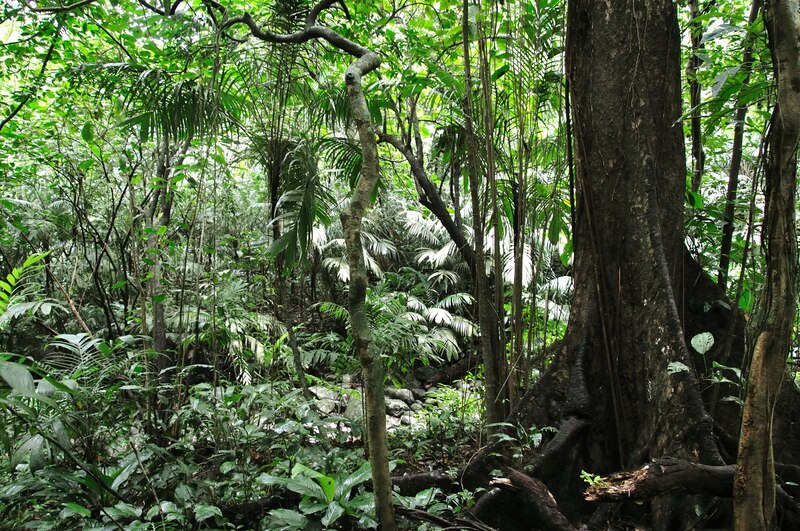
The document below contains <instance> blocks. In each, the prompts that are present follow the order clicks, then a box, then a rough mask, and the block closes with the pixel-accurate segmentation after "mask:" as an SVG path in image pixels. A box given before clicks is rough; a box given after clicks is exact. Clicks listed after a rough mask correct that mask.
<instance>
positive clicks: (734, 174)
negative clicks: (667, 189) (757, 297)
mask: <svg viewBox="0 0 800 531" xmlns="http://www.w3.org/2000/svg"><path fill="white" fill-rule="evenodd" d="M761 3H762V2H761V0H753V5H752V7H751V9H750V17H749V18H748V21H747V26H748V28H749V27H751V26H752V25H753V23H754V22H755V21H756V18H757V17H758V12H759V11H760V10H761ZM754 42H755V38H754V36H753V34H751V33H748V35H747V39H746V41H745V45H744V52H743V53H742V70H744V71H745V78H744V81H742V85H743V86H746V85H748V84H749V83H750V73H751V72H752V70H753V43H754ZM746 117H747V105H740V106H739V107H737V109H736V114H735V115H734V118H733V146H732V147H731V165H730V168H729V170H728V189H727V191H726V192H725V212H724V213H723V215H722V242H721V244H720V251H719V272H718V273H717V284H719V285H720V286H721V287H722V288H725V287H726V286H727V284H728V269H729V267H730V261H731V247H732V246H733V220H734V214H735V211H736V195H737V193H738V189H739V170H740V169H741V167H742V145H743V143H744V120H745V118H746Z"/></svg>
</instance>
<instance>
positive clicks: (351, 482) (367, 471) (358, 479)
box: [336, 461, 372, 500]
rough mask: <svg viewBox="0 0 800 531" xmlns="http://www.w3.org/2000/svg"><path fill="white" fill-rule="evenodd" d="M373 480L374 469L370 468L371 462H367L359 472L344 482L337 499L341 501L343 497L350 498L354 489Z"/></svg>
mask: <svg viewBox="0 0 800 531" xmlns="http://www.w3.org/2000/svg"><path fill="white" fill-rule="evenodd" d="M370 478H372V468H370V465H369V461H365V462H364V464H362V465H361V466H360V467H359V469H358V470H356V471H355V472H353V473H352V474H350V475H349V476H347V477H346V478H345V480H344V481H342V483H341V485H340V486H339V490H338V492H337V493H336V499H338V500H340V499H342V498H343V497H348V496H350V491H351V490H353V487H356V486H358V485H361V484H362V483H366V482H367V481H369V480H370Z"/></svg>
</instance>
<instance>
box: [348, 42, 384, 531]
mask: <svg viewBox="0 0 800 531" xmlns="http://www.w3.org/2000/svg"><path fill="white" fill-rule="evenodd" d="M379 65H380V58H379V57H378V56H377V55H375V54H373V53H367V54H365V55H363V56H361V57H360V58H359V59H358V60H357V61H356V62H355V63H353V64H352V65H350V67H349V68H348V69H347V73H346V74H345V81H346V83H347V95H348V98H349V100H350V107H351V109H352V111H353V118H354V120H355V123H356V126H357V128H358V137H359V139H360V141H361V153H362V163H361V176H360V178H359V180H358V183H357V184H356V187H355V189H354V190H353V195H352V197H351V198H350V204H349V205H347V208H345V209H344V211H343V212H342V215H341V218H342V226H343V228H344V238H345V245H346V247H347V262H348V264H349V266H350V285H349V289H350V292H349V294H348V308H349V310H350V328H351V333H352V335H353V345H354V347H355V351H356V354H357V355H358V359H359V361H360V362H361V372H362V376H363V380H364V394H365V398H366V415H365V417H366V421H367V434H368V437H369V440H368V445H369V460H370V464H371V466H372V487H373V491H374V492H375V507H376V511H377V513H378V521H379V522H380V528H381V529H382V530H383V531H391V530H394V529H395V523H394V509H393V507H392V484H391V476H390V475H389V459H388V442H387V437H386V403H385V402H386V400H385V397H384V396H383V378H384V370H383V365H382V362H381V360H380V358H379V357H378V356H377V355H376V354H375V352H374V351H373V350H372V349H371V348H370V344H371V341H372V336H371V333H370V325H369V319H368V317H367V312H366V308H365V307H364V301H365V299H366V295H367V286H368V278H367V271H366V267H365V266H364V249H363V247H362V244H361V223H362V220H363V218H364V213H365V212H366V209H367V207H368V206H369V203H370V200H371V199H372V192H373V191H374V190H375V186H376V185H377V183H378V144H377V141H376V138H375V132H374V131H373V128H372V121H371V118H370V114H369V107H368V106H367V100H366V98H365V97H364V92H363V90H362V88H361V76H362V75H363V74H364V73H366V72H370V71H372V70H374V69H376V68H378V66H379Z"/></svg>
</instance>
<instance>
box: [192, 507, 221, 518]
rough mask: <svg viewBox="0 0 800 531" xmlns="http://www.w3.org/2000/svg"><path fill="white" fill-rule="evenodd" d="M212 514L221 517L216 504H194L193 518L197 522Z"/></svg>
mask: <svg viewBox="0 0 800 531" xmlns="http://www.w3.org/2000/svg"><path fill="white" fill-rule="evenodd" d="M212 516H219V517H222V511H221V510H220V508H219V507H217V506H216V505H196V506H195V508H194V518H195V520H197V521H198V522H202V521H203V520H207V519H209V518H211V517H212Z"/></svg>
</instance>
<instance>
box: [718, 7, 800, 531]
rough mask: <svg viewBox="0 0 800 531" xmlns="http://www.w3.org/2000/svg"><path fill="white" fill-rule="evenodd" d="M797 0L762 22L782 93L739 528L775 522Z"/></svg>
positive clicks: (771, 144) (775, 120)
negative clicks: (775, 432)
mask: <svg viewBox="0 0 800 531" xmlns="http://www.w3.org/2000/svg"><path fill="white" fill-rule="evenodd" d="M798 10H800V2H798V0H769V1H768V2H767V3H766V9H765V13H764V14H765V22H766V24H765V26H766V28H767V35H768V37H769V48H770V52H771V55H772V63H773V72H774V75H775V79H776V80H777V85H778V98H777V102H776V104H775V108H774V110H773V113H772V119H771V121H770V130H769V137H768V142H767V145H768V155H767V162H766V169H765V179H766V191H765V196H766V197H765V199H766V200H765V210H764V229H765V240H766V251H765V258H766V262H767V273H766V278H765V290H764V294H763V297H762V300H761V302H760V310H761V311H762V312H763V315H762V316H760V318H761V323H760V326H759V329H758V332H757V335H756V339H755V345H754V348H753V357H752V360H751V362H750V371H749V379H748V385H747V395H746V398H745V404H744V410H743V412H742V429H741V435H740V439H739V456H738V460H737V464H736V476H735V479H734V487H733V492H734V514H735V518H736V529H737V530H741V531H745V530H759V529H773V528H774V527H775V526H776V520H775V462H774V457H773V449H772V435H773V430H772V422H773V413H774V410H775V404H776V402H777V398H778V392H779V389H780V386H781V383H782V382H783V379H784V371H785V369H786V357H787V355H788V354H789V348H790V344H791V334H792V323H793V321H794V315H795V310H796V307H797V301H796V290H795V281H796V277H797V274H796V273H797V240H796V233H795V201H796V198H795V195H796V180H797V143H798V139H799V138H800V13H798Z"/></svg>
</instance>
